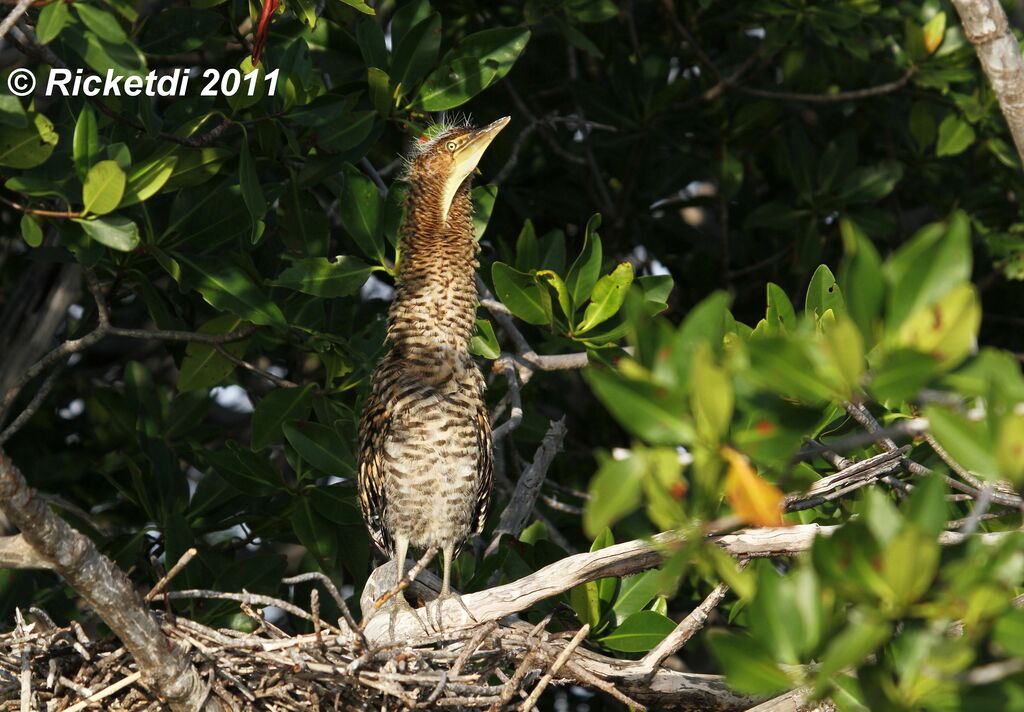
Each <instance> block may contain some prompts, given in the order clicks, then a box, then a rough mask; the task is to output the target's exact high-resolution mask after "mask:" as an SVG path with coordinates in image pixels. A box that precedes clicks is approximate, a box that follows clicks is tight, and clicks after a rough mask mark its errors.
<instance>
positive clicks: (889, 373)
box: [868, 349, 939, 403]
mask: <svg viewBox="0 0 1024 712" xmlns="http://www.w3.org/2000/svg"><path fill="white" fill-rule="evenodd" d="M938 374H939V364H938V362H936V360H935V359H934V358H932V357H931V356H929V355H927V354H923V353H920V352H919V351H916V350H913V349H895V350H893V351H890V352H889V353H887V354H885V356H884V358H883V360H882V362H881V363H875V364H873V368H872V375H871V382H870V383H869V384H868V390H869V391H870V392H871V394H872V395H873V396H874V397H875V398H876V399H878V401H879V402H882V403H884V402H886V401H893V402H900V401H904V400H907V399H908V398H912V397H914V396H916V395H917V394H918V392H919V391H920V390H921V389H922V388H924V387H925V386H927V385H928V384H929V383H930V382H931V381H932V380H933V379H935V378H936V377H937V376H938Z"/></svg>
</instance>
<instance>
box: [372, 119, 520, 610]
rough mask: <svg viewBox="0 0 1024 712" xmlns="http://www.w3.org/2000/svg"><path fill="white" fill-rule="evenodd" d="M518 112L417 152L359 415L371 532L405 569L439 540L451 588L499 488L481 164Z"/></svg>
mask: <svg viewBox="0 0 1024 712" xmlns="http://www.w3.org/2000/svg"><path fill="white" fill-rule="evenodd" d="M507 122H508V119H507V118H506V119H501V120H500V121H496V122H494V123H493V124H491V125H490V126H487V127H484V128H482V129H478V130H476V129H471V128H469V127H457V128H451V129H448V130H446V131H442V132H441V133H440V134H439V135H438V136H437V137H435V138H434V139H432V140H430V141H426V142H424V143H423V144H421V145H419V146H418V147H417V148H416V149H414V151H413V155H412V156H411V159H410V164H409V173H408V175H407V177H406V180H407V182H408V184H409V190H408V194H407V199H406V219H405V223H404V224H403V227H402V239H401V245H400V260H399V265H398V273H397V285H396V290H395V298H394V301H393V302H392V304H391V308H390V310H389V312H388V331H387V341H388V344H389V346H390V349H389V350H388V352H387V354H386V355H385V356H384V358H383V359H382V360H381V362H380V364H379V365H378V367H377V369H376V371H375V372H374V374H373V378H372V388H371V392H370V395H369V397H368V398H367V401H366V404H365V406H364V408H363V414H362V418H361V420H360V424H359V473H358V484H359V504H360V507H361V509H362V512H363V518H364V520H365V521H366V526H367V529H368V530H369V532H370V537H371V538H372V539H373V541H374V543H375V544H376V545H377V547H378V548H379V549H380V550H381V551H382V552H384V553H385V554H386V555H388V556H391V557H393V558H395V559H396V560H397V562H398V567H399V569H398V575H399V577H401V576H402V572H403V567H404V563H405V557H406V552H407V550H408V548H409V547H412V548H416V549H426V548H429V547H431V546H436V547H438V549H439V550H440V551H441V552H442V554H443V556H444V585H443V588H442V595H447V594H448V593H449V584H450V575H451V565H452V560H453V559H454V557H455V554H456V552H457V550H458V548H459V547H461V545H462V543H463V542H464V541H465V539H466V538H467V537H468V536H470V535H471V534H472V533H474V532H479V531H481V530H482V528H483V526H484V522H485V520H486V518H487V507H488V503H489V501H490V494H491V469H492V451H491V430H490V423H489V421H488V417H487V410H486V408H485V406H484V401H483V390H484V381H483V377H482V375H481V374H480V370H479V369H478V368H477V366H476V364H475V363H474V361H473V358H472V356H471V355H470V353H469V340H470V337H471V336H472V333H473V326H474V320H475V317H476V304H477V296H476V286H475V281H474V274H475V270H476V268H477V267H478V266H479V263H478V262H477V257H476V255H477V252H478V250H479V247H478V245H477V243H476V241H475V240H474V237H473V221H472V210H473V208H472V202H471V200H470V182H471V181H470V174H471V172H472V171H473V170H474V169H475V167H476V164H477V162H478V161H479V160H480V156H482V155H483V152H484V150H485V149H486V148H487V146H488V144H490V142H491V140H492V139H493V138H494V136H495V135H496V134H497V133H498V131H500V130H501V129H502V128H503V127H504V126H505V124H506V123H507ZM399 598H400V597H399Z"/></svg>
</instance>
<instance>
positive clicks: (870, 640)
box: [816, 610, 892, 689]
mask: <svg viewBox="0 0 1024 712" xmlns="http://www.w3.org/2000/svg"><path fill="white" fill-rule="evenodd" d="M891 634H892V627H891V624H889V623H887V622H885V621H883V620H879V619H878V618H876V617H874V616H873V615H871V616H869V615H859V611H856V610H855V611H854V612H853V615H851V620H850V622H849V623H848V624H847V626H846V627H845V628H844V629H843V630H842V631H841V632H840V633H839V634H838V635H835V636H833V637H832V640H831V642H830V643H829V645H828V647H827V648H825V653H824V655H823V656H822V658H821V667H820V668H819V669H818V671H817V673H818V674H817V685H816V688H817V689H827V685H828V684H829V683H830V682H831V680H832V678H833V677H834V676H835V675H836V674H837V673H839V672H841V671H843V670H846V669H848V668H852V667H856V666H859V665H860V664H861V663H862V662H864V660H865V659H866V658H867V656H868V655H870V654H871V653H873V652H874V651H875V650H876V649H877V648H878V646H880V645H881V644H882V643H884V642H885V641H886V640H888V639H889V636H890V635H891Z"/></svg>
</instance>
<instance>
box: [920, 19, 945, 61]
mask: <svg viewBox="0 0 1024 712" xmlns="http://www.w3.org/2000/svg"><path fill="white" fill-rule="evenodd" d="M921 34H922V36H923V40H924V48H925V50H926V51H927V52H928V54H934V53H935V50H937V49H938V48H939V45H941V44H942V38H943V37H944V36H945V34H946V13H944V12H937V13H935V15H934V16H933V17H932V19H930V20H928V22H926V23H925V24H924V27H922V28H921Z"/></svg>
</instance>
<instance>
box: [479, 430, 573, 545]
mask: <svg viewBox="0 0 1024 712" xmlns="http://www.w3.org/2000/svg"><path fill="white" fill-rule="evenodd" d="M565 433H566V429H565V418H561V419H560V420H552V421H551V424H550V426H549V427H548V432H547V434H546V435H545V436H544V439H543V440H542V441H541V443H540V447H538V448H537V452H536V453H535V454H534V456H533V462H531V463H530V465H529V467H527V468H526V469H525V470H523V474H522V475H520V477H519V481H518V482H517V483H516V488H515V491H514V492H513V493H512V498H511V499H510V500H509V503H508V506H506V507H505V511H503V512H502V513H501V519H500V520H499V521H498V527H497V529H495V531H494V539H493V541H492V542H491V545H490V547H488V552H490V551H491V550H492V549H493V548H494V547H496V546H497V542H498V540H499V539H500V538H501V536H502V535H503V534H509V535H511V536H514V537H518V536H519V535H520V534H521V533H522V531H523V529H524V528H525V527H526V523H527V522H528V521H530V515H531V514H532V513H533V507H534V505H535V504H536V502H537V495H538V494H540V488H541V485H543V484H544V478H545V477H546V476H547V473H548V468H549V467H550V466H551V462H552V460H554V459H555V455H557V454H558V453H559V452H560V451H561V449H562V441H563V440H564V439H565Z"/></svg>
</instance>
